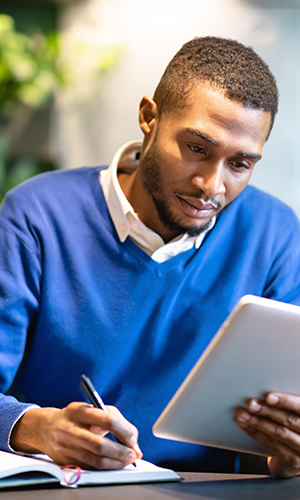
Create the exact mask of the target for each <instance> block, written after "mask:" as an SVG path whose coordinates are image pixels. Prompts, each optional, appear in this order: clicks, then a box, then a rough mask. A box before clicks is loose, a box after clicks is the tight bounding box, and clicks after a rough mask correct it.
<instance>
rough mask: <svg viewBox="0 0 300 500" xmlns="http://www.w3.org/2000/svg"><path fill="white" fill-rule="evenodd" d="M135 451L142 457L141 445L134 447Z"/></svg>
mask: <svg viewBox="0 0 300 500" xmlns="http://www.w3.org/2000/svg"><path fill="white" fill-rule="evenodd" d="M133 449H134V451H135V452H136V453H137V454H138V455H140V454H141V453H142V451H141V448H140V447H139V445H138V444H136V445H135V446H134V447H133Z"/></svg>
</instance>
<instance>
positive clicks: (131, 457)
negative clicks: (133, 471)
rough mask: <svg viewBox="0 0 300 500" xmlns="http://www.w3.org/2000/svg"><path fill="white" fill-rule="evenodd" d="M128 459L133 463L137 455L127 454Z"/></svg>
mask: <svg viewBox="0 0 300 500" xmlns="http://www.w3.org/2000/svg"><path fill="white" fill-rule="evenodd" d="M126 458H127V460H130V462H132V461H134V460H135V459H136V456H135V454H134V453H132V452H129V453H128V454H127V457H126Z"/></svg>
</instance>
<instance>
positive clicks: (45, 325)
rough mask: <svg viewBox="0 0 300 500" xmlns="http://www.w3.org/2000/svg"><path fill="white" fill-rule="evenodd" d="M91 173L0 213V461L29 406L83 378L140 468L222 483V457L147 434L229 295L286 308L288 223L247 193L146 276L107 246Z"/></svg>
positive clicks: (53, 184) (298, 262)
mask: <svg viewBox="0 0 300 500" xmlns="http://www.w3.org/2000/svg"><path fill="white" fill-rule="evenodd" d="M99 170H100V168H98V167H92V168H89V167H86V168H81V169H75V170H67V171H57V172H54V173H47V174H42V175H39V176H37V177H35V178H33V179H31V180H29V181H26V182H25V183H23V184H22V185H20V186H18V187H17V188H15V189H13V190H12V191H11V192H10V193H8V194H7V196H6V198H5V200H4V202H3V204H2V208H1V211H0V241H1V244H0V389H1V392H3V393H5V392H6V391H9V394H13V395H14V396H16V397H17V398H18V400H16V399H15V398H14V397H12V396H1V398H0V422H1V426H0V449H2V450H8V449H9V448H8V438H9V433H10V430H11V427H12V425H13V423H14V422H15V421H16V419H17V418H18V417H19V415H20V414H21V413H22V412H24V409H26V408H27V407H28V405H29V404H37V405H40V406H54V407H57V408H62V407H64V406H65V405H67V404H68V403H69V402H71V401H83V400H85V397H84V395H83V393H82V391H81V390H80V388H79V381H80V375H81V374H82V373H85V374H86V375H88V376H89V377H90V378H91V379H92V380H93V383H94V385H95V386H96V388H97V390H98V392H99V393H100V394H101V396H102V398H103V400H104V401H105V403H106V404H108V405H111V404H112V405H115V406H117V407H118V408H119V410H120V411H121V412H122V413H123V414H124V416H125V417H126V418H127V419H128V420H129V421H131V422H132V423H133V424H134V425H136V426H137V428H138V430H139V436H140V437H139V443H140V446H141V449H142V451H143V453H144V458H145V459H146V460H150V461H152V462H154V463H158V464H166V463H168V464H169V465H170V464H171V465H172V464H175V465H174V467H176V464H177V463H178V462H180V463H185V464H186V465H187V468H189V469H190V470H192V469H193V468H196V469H197V470H211V471H212V470H220V471H221V470H227V471H229V470H232V468H233V463H234V453H232V452H224V451H220V450H212V449H209V448H206V447H202V446H197V445H192V444H187V443H178V442H176V441H169V440H164V439H158V438H156V437H154V436H153V434H152V431H151V428H152V425H153V424H154V422H155V421H156V419H157V418H158V416H159V415H160V413H161V411H162V410H163V409H164V407H165V406H166V404H167V403H168V401H169V400H170V399H171V397H172V396H173V394H174V393H175V391H176V390H177V389H178V387H179V385H180V384H181V382H182V381H183V380H184V378H185V377H186V375H187V374H188V373H189V371H190V370H191V369H192V367H193V365H194V364H195V363H196V361H197V359H198V358H199V356H200V355H201V354H202V352H203V351H204V349H205V348H206V347H207V345H208V343H209V342H210V341H211V339H212V338H213V336H214V335H215V333H216V332H217V330H218V328H219V327H220V326H221V324H222V323H223V321H224V320H225V319H226V317H227V315H228V314H229V313H230V311H231V310H232V309H233V307H234V306H235V305H236V303H237V301H238V300H239V299H240V298H241V297H242V296H243V295H245V294H249V293H250V294H253V295H258V296H263V297H268V298H273V299H275V300H280V301H283V302H289V303H295V304H298V305H300V236H299V234H300V232H299V222H298V219H297V217H296V216H295V214H294V213H293V212H292V210H291V209H290V208H288V207H287V206H286V205H284V204H283V203H282V202H280V201H278V200H276V199H275V198H273V197H272V196H270V195H267V194H266V193H263V192H262V191H259V190H258V189H256V188H254V187H251V186H248V187H246V188H245V190H244V191H243V192H242V193H241V194H240V195H239V196H238V198H237V199H236V200H235V201H234V202H233V203H232V205H231V206H230V207H229V208H228V209H227V210H226V211H224V212H223V213H222V214H221V215H220V216H219V217H218V218H217V221H216V224H215V227H214V229H213V231H211V232H209V233H207V235H206V236H205V238H204V240H203V242H202V245H201V247H200V248H199V249H196V248H192V249H190V250H188V251H186V252H183V253H181V254H179V255H177V256H175V257H172V258H171V259H169V260H167V261H165V262H163V263H158V262H155V261H154V260H153V259H151V257H149V255H147V254H146V253H145V252H144V251H143V250H141V249H140V248H139V247H138V246H137V245H136V244H135V243H134V242H133V241H132V240H130V238H127V239H126V240H125V241H124V242H123V243H122V242H120V239H119V237H118V235H117V233H116V230H115V227H114V224H113V222H112V220H111V218H110V215H109V212H108V210H107V206H106V203H105V199H104V196H103V192H102V189H101V185H100V183H99ZM257 348H258V349H259V346H257ZM233 355H234V353H233ZM238 376H239V374H237V377H238ZM212 397H213V395H212ZM220 425H222V416H221V415H220ZM195 464H196V465H195Z"/></svg>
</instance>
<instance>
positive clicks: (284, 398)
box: [266, 392, 300, 415]
mask: <svg viewBox="0 0 300 500" xmlns="http://www.w3.org/2000/svg"><path fill="white" fill-rule="evenodd" d="M266 403H267V404H268V405H270V406H272V407H274V406H276V407H277V408H282V409H285V410H289V411H292V412H295V413H297V414H299V415H300V396H297V395H296V394H286V393H281V392H269V393H268V394H267V396H266Z"/></svg>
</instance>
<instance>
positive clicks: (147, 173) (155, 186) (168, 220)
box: [140, 138, 221, 236]
mask: <svg viewBox="0 0 300 500" xmlns="http://www.w3.org/2000/svg"><path fill="white" fill-rule="evenodd" d="M140 172H141V177H142V182H143V186H144V188H145V189H147V191H148V193H149V194H150V195H151V198H152V200H153V203H154V205H155V208H156V212H157V215H158V218H159V220H160V222H161V223H162V224H163V225H164V226H165V227H166V228H167V229H169V230H170V231H174V232H177V233H179V234H181V233H187V234H188V235H189V236H199V234H201V233H203V232H205V231H207V229H209V227H210V223H211V220H210V221H209V222H207V223H206V224H204V225H202V226H199V225H197V224H193V225H191V224H190V225H189V224H184V223H183V222H182V220H181V219H180V217H178V216H176V215H174V214H173V212H172V209H171V207H170V203H169V200H168V198H167V197H166V196H165V194H164V192H163V187H162V184H163V183H162V177H161V171H160V166H159V160H158V154H157V148H156V138H155V139H154V141H153V144H152V146H151V147H150V148H149V149H148V151H147V152H146V153H145V155H144V156H143V157H142V159H141V161H140ZM174 194H175V195H179V196H185V197H187V198H194V197H199V194H200V195H203V194H204V193H203V191H201V193H200V191H199V192H198V193H197V194H196V195H195V193H188V192H184V191H179V190H175V191H174ZM211 201H212V202H213V203H214V204H215V206H216V207H218V208H219V209H221V204H220V202H218V201H216V200H213V199H211Z"/></svg>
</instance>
